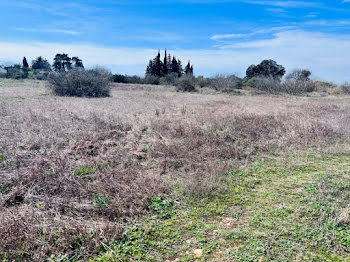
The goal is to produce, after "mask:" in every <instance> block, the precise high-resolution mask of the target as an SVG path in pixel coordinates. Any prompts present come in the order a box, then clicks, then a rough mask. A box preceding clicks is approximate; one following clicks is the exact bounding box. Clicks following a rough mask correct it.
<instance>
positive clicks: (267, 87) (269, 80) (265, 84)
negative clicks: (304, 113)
mask: <svg viewBox="0 0 350 262" xmlns="http://www.w3.org/2000/svg"><path fill="white" fill-rule="evenodd" d="M247 84H249V85H250V86H251V87H253V88H256V89H258V90H260V91H264V92H267V93H271V94H277V93H280V92H281V91H282V85H281V82H280V81H279V80H277V79H275V78H273V77H254V78H251V79H249V80H248V81H247Z"/></svg>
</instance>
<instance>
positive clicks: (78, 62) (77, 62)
mask: <svg viewBox="0 0 350 262" xmlns="http://www.w3.org/2000/svg"><path fill="white" fill-rule="evenodd" d="M72 61H73V63H74V65H73V67H74V68H82V69H84V65H83V60H81V59H80V58H79V57H77V56H75V57H72Z"/></svg>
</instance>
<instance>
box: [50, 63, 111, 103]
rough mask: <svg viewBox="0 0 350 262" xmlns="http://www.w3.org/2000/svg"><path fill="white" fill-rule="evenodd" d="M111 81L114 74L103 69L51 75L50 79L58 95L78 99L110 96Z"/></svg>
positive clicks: (71, 71)
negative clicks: (76, 97)
mask: <svg viewBox="0 0 350 262" xmlns="http://www.w3.org/2000/svg"><path fill="white" fill-rule="evenodd" d="M111 79H112V74H111V73H110V72H109V71H107V70H105V69H103V68H95V69H90V70H82V69H73V70H70V71H68V72H60V73H50V75H49V78H48V80H49V83H50V85H51V88H52V90H53V92H54V93H55V94H56V95H60V96H78V97H106V96H109V95H110V82H111Z"/></svg>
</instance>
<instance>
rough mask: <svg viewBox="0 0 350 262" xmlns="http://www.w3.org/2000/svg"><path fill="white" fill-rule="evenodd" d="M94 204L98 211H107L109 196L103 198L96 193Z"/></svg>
mask: <svg viewBox="0 0 350 262" xmlns="http://www.w3.org/2000/svg"><path fill="white" fill-rule="evenodd" d="M93 202H94V204H95V206H96V207H97V209H105V208H107V207H108V204H109V200H108V195H104V196H103V195H100V194H99V193H96V192H95V193H94V195H93Z"/></svg>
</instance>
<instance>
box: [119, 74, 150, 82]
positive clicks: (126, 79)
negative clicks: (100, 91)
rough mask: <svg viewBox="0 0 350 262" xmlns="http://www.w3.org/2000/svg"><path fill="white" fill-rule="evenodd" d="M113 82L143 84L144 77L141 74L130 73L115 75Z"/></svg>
mask: <svg viewBox="0 0 350 262" xmlns="http://www.w3.org/2000/svg"><path fill="white" fill-rule="evenodd" d="M113 82H115V83H124V84H143V83H144V79H143V78H141V77H139V76H136V75H135V76H128V75H120V74H115V75H113Z"/></svg>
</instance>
